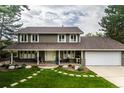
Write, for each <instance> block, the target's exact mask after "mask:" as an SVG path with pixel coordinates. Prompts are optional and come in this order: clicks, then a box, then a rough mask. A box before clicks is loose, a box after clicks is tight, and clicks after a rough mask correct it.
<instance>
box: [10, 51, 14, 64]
mask: <svg viewBox="0 0 124 93" xmlns="http://www.w3.org/2000/svg"><path fill="white" fill-rule="evenodd" d="M10 54H11V59H10V64H13V52H12V51H11V52H10Z"/></svg>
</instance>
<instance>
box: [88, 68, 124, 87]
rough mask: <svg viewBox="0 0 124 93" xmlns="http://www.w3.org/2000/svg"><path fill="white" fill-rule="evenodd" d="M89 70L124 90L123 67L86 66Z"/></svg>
mask: <svg viewBox="0 0 124 93" xmlns="http://www.w3.org/2000/svg"><path fill="white" fill-rule="evenodd" d="M88 68H89V69H90V70H92V71H93V72H95V73H97V74H98V75H100V76H102V77H103V78H105V79H106V80H108V81H110V82H112V83H113V84H115V85H117V86H118V87H123V88H124V67H122V66H88Z"/></svg>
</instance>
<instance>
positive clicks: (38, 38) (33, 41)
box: [31, 34, 39, 43]
mask: <svg viewBox="0 0 124 93" xmlns="http://www.w3.org/2000/svg"><path fill="white" fill-rule="evenodd" d="M33 35H35V36H37V41H33ZM31 42H33V43H37V42H39V34H32V35H31Z"/></svg>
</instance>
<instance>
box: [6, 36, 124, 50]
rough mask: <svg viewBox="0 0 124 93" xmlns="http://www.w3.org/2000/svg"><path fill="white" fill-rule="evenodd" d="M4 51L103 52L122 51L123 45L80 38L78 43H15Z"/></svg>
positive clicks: (108, 39)
mask: <svg viewBox="0 0 124 93" xmlns="http://www.w3.org/2000/svg"><path fill="white" fill-rule="evenodd" d="M5 50H85V51H89V50H90V51H93V50H95V51H96V50H100V51H102V50H105V51H109V50H110V51H122V50H124V44H121V43H120V42H118V41H115V40H113V39H110V38H106V37H81V42H80V43H17V44H14V45H11V46H8V47H7V48H6V49H5Z"/></svg>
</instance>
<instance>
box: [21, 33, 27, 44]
mask: <svg viewBox="0 0 124 93" xmlns="http://www.w3.org/2000/svg"><path fill="white" fill-rule="evenodd" d="M23 35H25V36H26V41H22V38H23V39H24V37H23ZM20 42H23V43H25V42H28V35H26V34H20Z"/></svg>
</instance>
